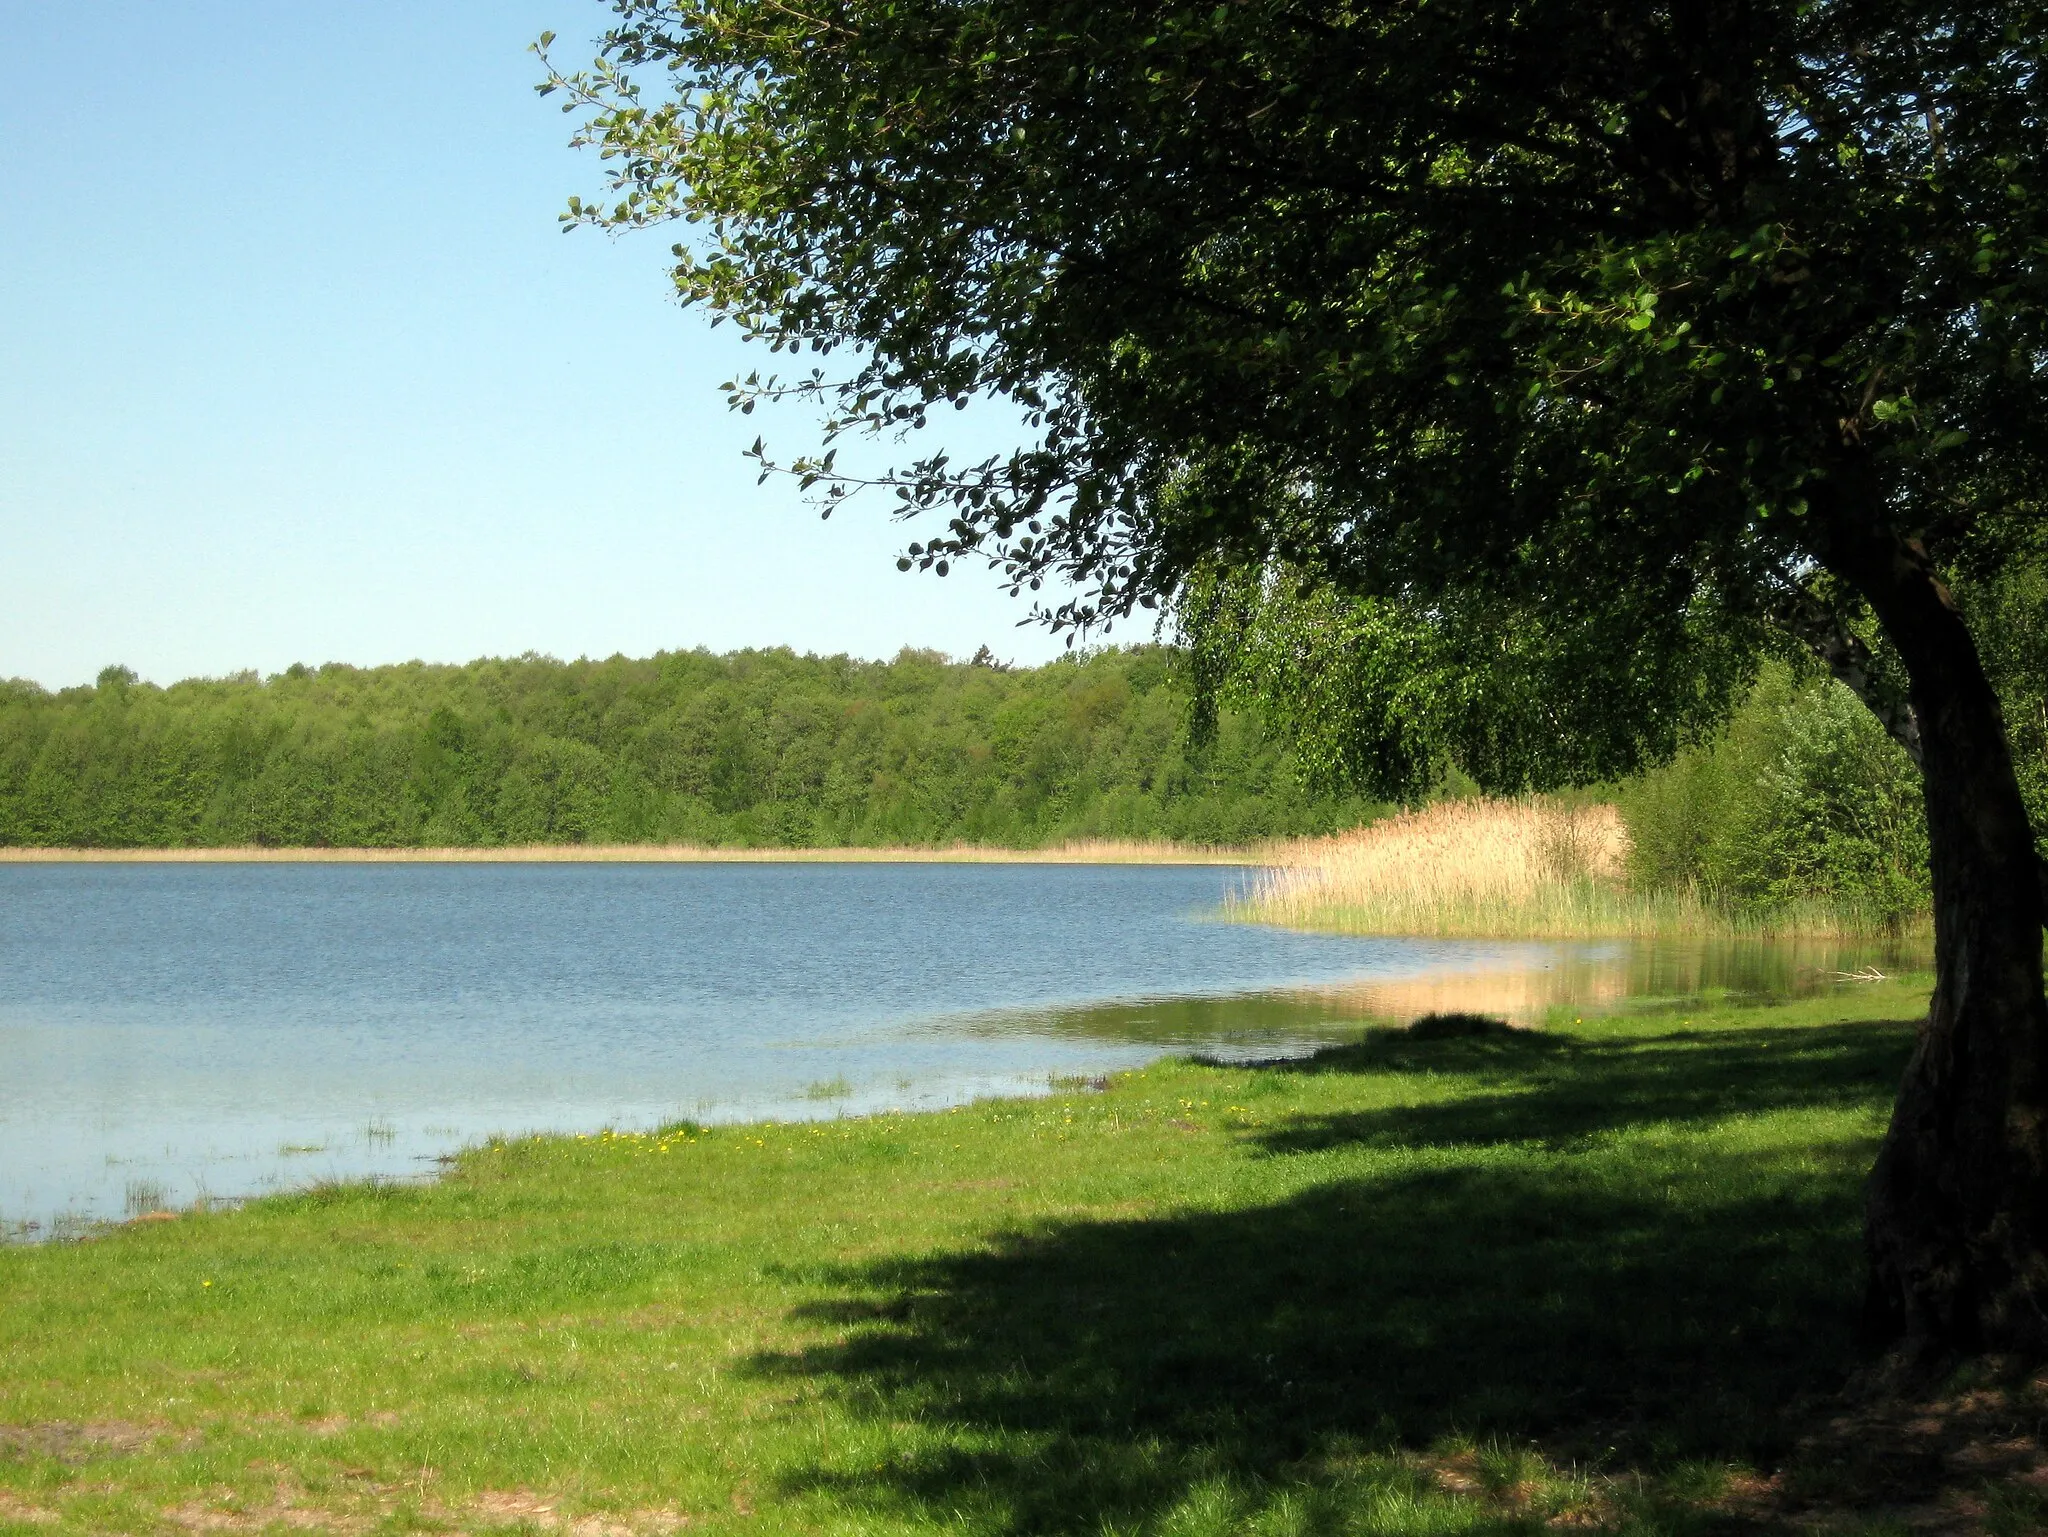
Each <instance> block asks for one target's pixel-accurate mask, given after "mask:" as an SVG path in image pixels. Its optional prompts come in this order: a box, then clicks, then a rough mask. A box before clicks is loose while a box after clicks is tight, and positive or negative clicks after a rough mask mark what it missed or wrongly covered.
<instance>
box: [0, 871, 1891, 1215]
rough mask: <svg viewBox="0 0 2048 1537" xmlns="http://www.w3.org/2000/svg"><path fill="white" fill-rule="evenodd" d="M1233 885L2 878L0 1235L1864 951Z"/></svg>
mask: <svg viewBox="0 0 2048 1537" xmlns="http://www.w3.org/2000/svg"><path fill="white" fill-rule="evenodd" d="M1244 874H1245V872H1243V871H1241V870H1231V869H1219V868H1216V867H1192V868H1190V867H1145V866H1048V865H870V864H863V865H811V864H805V865H574V864H553V863H550V864H532V865H507V864H489V865H331V864H322V865H289V864H284V865H279V864H242V865H238V864H209V865H18V866H0V1230H4V1231H7V1232H10V1233H12V1234H13V1235H15V1236H38V1235H48V1234H50V1233H52V1232H61V1231H65V1230H67V1229H69V1228H73V1227H76V1226H78V1225H80V1224H83V1223H88V1222H91V1221H96V1220H105V1219H109V1218H118V1217H121V1216H124V1215H134V1214H136V1213H138V1212H141V1211H145V1210H150V1209H154V1208H156V1207H159V1206H174V1207H175V1206H180V1205H185V1204H188V1203H190V1202H192V1201H194V1200H201V1199H221V1198H233V1197H239V1196H245V1195H250V1194H256V1193H261V1192H263V1191H267V1190H275V1189H280V1188H288V1187H292V1186H296V1185H303V1184H308V1183H312V1182H314V1181H317V1180H322V1179H335V1178H345V1177H356V1176H363V1175H384V1176H402V1175H409V1174H417V1173H419V1172H421V1171H423V1170H431V1169H432V1168H433V1167H434V1163H435V1160H436V1159H437V1158H439V1157H442V1156H445V1155H446V1154H447V1153H449V1152H451V1151H453V1150H454V1149H456V1148H458V1147H461V1146H462V1145H464V1144H466V1143H470V1142H474V1141H476V1140H479V1139H481V1138H483V1137H485V1136H488V1135H493V1134H517V1133H520V1132H526V1131H543V1130H545V1131H583V1130H591V1129H595V1128H597V1127H600V1126H606V1125H611V1126H621V1127H625V1126H651V1125H655V1124H658V1123H660V1122H663V1121H668V1120H675V1119H681V1118H688V1119H694V1120H699V1121H716V1120H734V1119H743V1118H759V1117H786V1116H817V1115H838V1114H847V1113H854V1112H858V1111H863V1110H872V1109H877V1108H882V1107H886V1106H902V1107H906V1108H913V1107H924V1106H932V1105H939V1104H946V1103H956V1102H959V1101H961V1100H964V1099H969V1098H973V1097H975V1096H977V1095H982V1094H988V1093H1000V1092H1010V1093H1015V1092H1025V1091H1030V1090H1034V1089H1042V1088H1044V1087H1045V1086H1046V1085H1047V1083H1048V1081H1049V1080H1050V1079H1052V1078H1055V1077H1060V1076H1070V1075H1085V1074H1094V1073H1101V1072H1107V1071H1113V1070H1115V1069H1117V1068H1121V1067H1127V1066H1132V1065H1136V1064H1138V1063H1141V1062H1144V1061H1147V1060H1149V1059H1151V1058H1153V1057H1156V1056H1158V1055H1159V1054H1160V1053H1161V1052H1162V1051H1168V1050H1183V1049H1190V1048H1193V1049H1199V1050H1205V1051H1209V1052H1213V1053H1220V1054H1225V1055H1231V1054H1235V1055H1250V1056H1263V1055H1275V1054H1280V1053H1286V1052H1293V1051H1301V1050H1305V1049H1309V1048H1312V1047H1313V1046H1315V1045H1317V1044H1321V1043H1325V1042H1328V1041H1331V1040H1335V1039H1342V1038H1344V1037H1346V1036H1348V1035H1351V1034H1353V1033H1355V1032H1356V1031H1357V1030H1358V1029H1359V1028H1361V1026H1362V1025H1364V1024H1367V1023H1372V1022H1377V1021H1386V1020H1405V1019H1412V1018H1414V1017H1415V1016H1416V1015H1418V1014H1421V1013H1426V1012H1429V1011H1430V1010H1432V1009H1444V1008H1468V1009H1478V1010H1484V1011H1486V1012H1489V1013H1495V1014H1504V1015H1507V1016H1508V1017H1511V1018H1517V1019H1524V1020H1533V1019H1535V1018H1538V1017H1540V1015H1541V1014H1542V1012H1543V1011H1544V1010H1545V1009H1547V1008H1549V1007H1550V1006H1552V1005H1555V1004H1559V1003H1567V1004H1574V1005H1579V1004H1584V1005H1588V1006H1591V1005H1598V1004H1601V1003H1606V1002H1612V1001H1615V1000H1619V999H1621V998H1625V997H1634V996H1642V995H1645V994H1658V993H1669V994H1683V993H1690V992H1697V991H1699V990H1700V989H1702V988H1720V987H1726V988H1733V989H1736V990H1740V991H1752V992H1765V993H1784V992H1791V991H1798V990H1802V989H1804V988H1807V987H1812V986H1825V985H1830V984H1829V976H1830V973H1831V971H1833V970H1843V969H1849V968H1850V967H1852V966H1853V965H1856V964H1861V963H1862V961H1863V960H1865V959H1868V957H1863V956H1853V957H1852V956H1844V955H1840V954H1837V953H1835V952H1832V951H1811V952H1795V951H1791V950H1785V949H1782V948H1776V947H1769V946H1749V947H1746V948H1742V949H1729V948H1726V947H1722V948H1701V947H1697V946H1695V947H1689V948H1688V947H1675V948H1674V947H1665V948H1645V947H1640V946H1630V945H1623V944H1577V945H1557V944H1543V943H1532V942H1487V941H1441V940H1390V939H1361V938H1349V937H1343V938H1340V937H1324V936H1315V935H1305V934H1295V933H1288V932H1285V931H1281V930H1273V929H1262V928H1254V927H1248V926H1242V925H1236V924H1225V923H1219V922H1215V921H1212V920H1211V919H1209V918H1208V917H1207V914H1209V913H1210V912H1212V911H1213V910H1214V909H1215V907H1216V906H1217V904H1218V903H1219V902H1220V900H1221V899H1222V897H1223V896H1224V895H1225V893H1226V892H1227V891H1228V890H1229V889H1231V887H1232V886H1233V885H1235V884H1238V883H1240V882H1242V880H1243V879H1244Z"/></svg>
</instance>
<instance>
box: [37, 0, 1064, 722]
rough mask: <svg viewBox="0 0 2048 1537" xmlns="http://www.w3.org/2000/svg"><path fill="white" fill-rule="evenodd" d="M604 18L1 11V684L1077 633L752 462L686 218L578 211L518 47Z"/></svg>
mask: <svg viewBox="0 0 2048 1537" xmlns="http://www.w3.org/2000/svg"><path fill="white" fill-rule="evenodd" d="M609 15H610V12H609V8H608V7H606V6H604V5H603V4H601V3H600V0H356V3H353V4H350V5H345V6H310V5H283V6H280V5H276V4H274V3H269V4H257V3H246V0H218V3H188V0H153V3H144V0H103V3H101V4H98V5H94V6H72V5H52V4H48V3H47V0H0V28H4V30H0V37H4V38H5V39H6V51H7V54H8V57H9V58H10V60H11V65H10V68H9V71H8V74H9V90H8V91H7V93H6V94H5V96H4V97H0V677H21V678H29V679H33V680H35V681H36V682H38V683H41V684H43V685H44V686H46V687H52V688H57V687H65V686H69V685H73V684H77V683H82V682H89V681H90V680H91V679H92V678H93V677H94V675H95V674H97V673H98V672H99V670H100V669H101V668H102V667H105V666H109V665H114V664H119V665H124V666H128V667H132V668H133V669H135V670H136V671H137V672H138V673H139V674H141V676H142V677H144V678H146V679H149V680H151V681H154V682H159V683H168V682H171V681H175V680H176V679H179V678H185V677H194V676H219V675H222V674H226V673H231V672H237V671H240V670H243V669H246V668H254V669H256V670H258V671H260V672H263V673H266V674H267V673H272V672H277V671H281V670H282V669H283V668H285V667H286V666H288V665H290V664H291V663H293V662H295V661H296V662H307V663H312V664H318V663H320V662H325V661H346V662H353V663H358V664H375V663H381V662H392V661H404V660H408V659H411V658H421V659H425V660H428V661H443V662H446V661H465V660H468V659H470V658H473V657H478V656H496V655H516V654H519V653H522V652H527V651H539V652H543V653H547V654H551V655H555V656H560V657H565V658H567V657H576V656H586V655H587V656H608V655H611V654H613V653H615V652H623V653H625V654H627V655H629V656H641V655H646V654H649V653H651V652H654V651H656V650H661V649H676V648H688V647H693V646H704V647H709V648H710V649H712V650H717V651H723V650H730V649H734V648H738V647H743V646H772V645H787V646H792V647H794V648H796V649H797V650H799V651H817V652H840V651H844V652H850V653H852V654H854V655H856V656H870V657H883V656H889V655H893V654H894V653H895V652H896V650H897V649H898V648H900V647H902V646H905V645H914V646H930V647H937V648H938V649H940V650H944V651H947V652H951V653H953V654H955V655H960V656H965V655H968V654H971V653H972V652H973V651H974V650H975V649H976V648H977V647H978V646H980V645H983V644H987V645H988V646H990V648H991V649H992V650H994V651H995V653H996V654H997V655H998V656H1000V657H1006V658H1012V659H1015V660H1019V661H1034V660H1040V659H1043V658H1045V657H1048V656H1051V655H1053V654H1055V653H1056V652H1058V651H1059V650H1060V649H1062V646H1063V641H1062V640H1061V639H1060V638H1058V637H1053V636H1051V635H1048V634H1047V633H1045V632H1044V631H1043V630H1041V629H1038V628H1037V627H1035V626H1032V627H1025V628H1018V627H1017V625H1018V621H1019V620H1021V619H1023V618H1024V616H1025V614H1026V612H1027V609H1028V604H1027V603H1025V602H1023V601H1019V600H1013V599H1011V598H1009V597H1008V596H1007V595H1006V594H1004V593H1003V592H1002V591H1001V590H1000V589H999V588H998V587H997V585H996V583H995V580H994V577H993V576H992V575H991V574H989V573H986V572H983V571H964V570H959V569H956V570H955V571H954V573H953V574H952V575H951V576H950V577H949V578H947V579H945V580H940V579H938V578H936V577H934V576H932V575H929V574H923V575H918V574H912V575H905V574H903V573H899V572H898V571H897V570H896V569H895V556H896V554H897V553H898V551H899V549H900V547H901V546H902V545H903V544H904V543H906V542H907V541H909V540H910V539H913V538H916V537H918V534H919V529H918V527H917V525H916V524H911V525H908V526H906V525H903V524H898V523H895V522H893V521H891V520H890V518H889V517H888V515H887V511H886V509H885V508H884V507H883V505H882V504H881V503H880V502H879V501H878V502H876V503H875V505H874V506H872V507H867V506H864V505H863V504H862V503H860V502H858V501H856V502H855V503H853V504H851V505H849V506H847V507H845V508H842V509H841V510H840V511H838V512H837V513H835V514H834V516H833V518H832V519H831V521H830V522H821V521H820V520H819V518H818V515H817V512H816V510H815V509H814V507H812V506H811V505H809V504H808V503H807V502H806V501H805V500H804V498H803V497H802V496H800V495H799V494H798V493H797V492H796V491H795V489H794V488H793V487H792V486H790V485H788V484H787V483H782V482H776V483H771V484H770V485H767V486H759V485H757V484H756V473H757V472H756V470H755V467H754V466H753V465H752V464H751V463H750V462H749V461H747V460H746V459H744V458H743V457H742V450H744V449H745V448H746V447H747V445H748V444H750V443H751V442H752V441H753V439H754V437H755V434H756V432H757V431H763V430H764V422H763V417H762V416H761V415H760V414H757V415H755V416H753V417H742V416H739V415H737V414H734V413H732V412H730V411H728V409H727V408H726V405H725V400H724V396H723V394H722V393H721V392H720V390H719V389H718V385H719V384H720V383H721V382H722V381H724V380H726V379H730V378H732V377H733V376H734V374H735V372H736V371H737V372H745V371H746V369H748V368H751V367H756V366H759V367H762V368H764V371H765V369H766V366H767V365H768V363H769V361H770V360H769V357H768V354H767V353H766V350H765V349H763V348H749V347H744V346H742V345H740V344H739V343H738V342H737V341H736V340H735V339H734V338H733V337H732V335H731V331H730V328H720V329H719V330H717V331H712V330H711V329H710V328H709V326H708V325H707V323H706V321H705V319H704V318H703V317H702V316H701V315H699V314H696V313H693V312H686V311H684V310H683V309H682V308H681V307H680V306H678V305H677V304H676V303H675V301H674V299H673V297H672V290H671V288H670V286H669V283H668V280H667V276H666V258H667V252H668V247H669V245H670V244H671V243H672V241H673V239H674V238H675V237H674V235H673V234H672V233H671V232H668V231H660V230H657V231H648V232H642V233H639V234H635V235H630V236H626V237H622V238H612V237H608V236H605V235H603V234H600V233H596V232H593V231H590V230H577V231H575V232H573V233H570V234H568V235H564V234H563V233H561V230H560V228H559V226H558V224H557V222H556V215H557V214H558V213H559V211H560V210H561V208H562V206H563V205H564V203H565V201H566V200H567V198H568V196H569V195H570V194H571V193H581V194H589V193H591V192H594V191H597V190H599V189H600V188H601V186H602V180H601V167H600V163H599V162H598V161H597V159H596V158H595V157H594V156H593V155H591V154H589V153H588V152H576V151H572V150H570V149H569V148H568V147H567V140H568V137H569V133H570V130H571V127H572V123H573V120H572V119H570V118H567V117H564V116H563V115H562V114H561V112H560V111H559V109H558V107H557V106H555V105H554V104H553V103H552V102H550V101H545V100H543V99H541V98H540V97H538V96H537V95H536V94H535V93H534V90H533V86H534V84H535V82H536V80H537V79H538V78H539V76H540V65H539V63H538V61H537V60H535V59H534V58H533V57H532V56H531V55H530V54H529V53H528V52H527V51H526V48H527V45H528V44H529V43H530V42H532V41H533V39H534V38H535V37H537V36H538V35H539V34H540V33H541V32H542V31H546V30H552V31H554V32H556V33H557V34H559V40H558V41H557V43H556V45H555V53H556V56H557V58H558V60H560V61H563V62H580V61H582V60H584V59H587V58H588V57H589V55H590V53H591V52H592V46H591V45H592V43H593V42H594V40H595V38H596V37H597V36H598V35H599V34H600V33H601V32H602V30H603V28H604V25H605V22H606V20H607V18H608V17H609ZM980 430H982V431H984V432H985V431H987V429H986V428H983V429H980ZM765 432H766V435H767V437H768V440H769V445H770V448H771V449H779V450H780V451H781V452H782V453H783V455H784V456H785V457H793V456H794V455H795V454H797V453H799V452H802V451H803V450H805V449H807V448H810V447H813V446H814V445H815V442H816V418H815V416H814V415H812V414H810V413H809V412H808V411H784V412H779V413H777V414H776V416H775V417H774V418H773V419H771V420H769V421H767V422H766V424H765ZM959 446H960V447H963V448H966V447H982V446H985V445H982V444H976V445H966V444H962V445H959Z"/></svg>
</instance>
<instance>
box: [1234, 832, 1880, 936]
mask: <svg viewBox="0 0 2048 1537" xmlns="http://www.w3.org/2000/svg"><path fill="white" fill-rule="evenodd" d="M1628 851H1629V839H1628V830H1627V828H1626V827H1624V826H1623V824H1622V820H1621V815H1620V813H1619V812H1618V811H1617V810H1616V809H1615V808H1614V807H1613V806H1609V805H1587V806H1572V805H1565V804H1562V803H1559V802H1556V801H1549V800H1544V799H1541V798H1526V799H1520V800H1494V799H1472V800H1457V801H1443V802H1439V803H1438V804H1436V805H1432V806H1426V807H1424V808H1422V809H1420V810H1417V811H1409V812H1404V813H1402V814H1400V815H1398V816H1394V817H1390V818H1388V819H1386V820H1385V821H1381V822H1375V823H1373V824H1372V825H1371V826H1368V827H1363V828H1360V829H1358V830H1357V831H1355V832H1350V833H1344V834H1340V835H1338V836H1336V837H1332V838H1315V839H1302V840H1299V841H1296V842H1292V843H1288V844H1284V845H1279V846H1276V847H1275V849H1274V850H1273V851H1272V854H1271V856H1270V864H1269V867H1268V868H1267V869H1266V870H1265V871H1264V872H1263V873H1261V874H1260V875H1259V876H1258V877H1257V878H1256V879H1255V880H1254V881H1253V882H1252V884H1251V885H1250V887H1249V888H1248V889H1247V890H1245V891H1243V892H1241V893H1239V894H1238V895H1236V896H1235V897H1233V898H1232V899H1231V901H1230V902H1229V903H1228V904H1227V911H1228V914H1229V916H1230V917H1232V918H1235V919H1237V920H1239V921H1242V922H1249V923H1273V924H1280V925H1284V926H1286V927H1288V928H1299V929H1313V930H1317V931H1320V932H1325V933H1339V934H1387V935H1420V936H1435V937H1441V938H1487V939H1591V938H1653V937H1709V936H1728V937H1764V936H1770V937H1782V938H1814V939H1828V938H1840V939H1864V938H1880V937H1882V938H1896V937H1898V930H1897V927H1896V926H1895V925H1887V924H1886V923H1885V922H1883V921H1882V920H1881V919H1878V918H1875V917H1873V916H1871V915H1868V914H1864V913H1861V912H1859V911H1856V910H1854V909H1847V908H1842V907H1839V906H1835V905H1831V904H1827V903H1820V902H1797V903H1791V904H1787V905H1785V906H1781V907H1776V908H1772V909H1770V910H1769V911H1767V912H1740V911H1735V910H1731V909H1729V908H1727V907H1725V906H1723V905H1721V904H1719V903H1715V902H1712V901H1709V900H1707V899H1704V898H1703V897H1701V896H1700V894H1699V893H1697V892H1695V891H1692V890H1662V891H1645V890H1640V889H1637V888H1635V887H1632V886H1631V885H1630V884H1629V882H1628V879H1627V864H1628Z"/></svg>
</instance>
